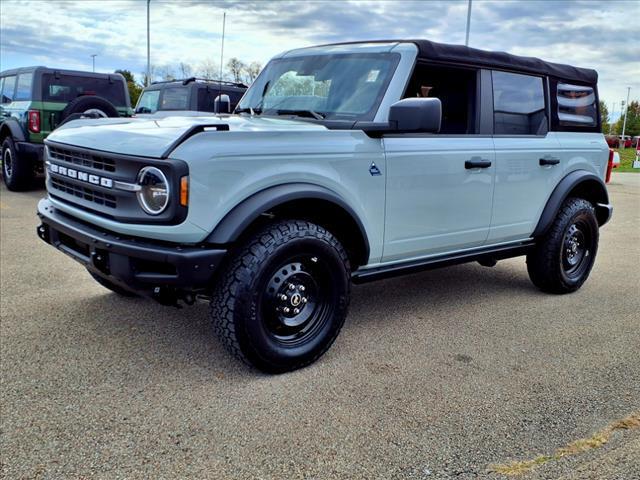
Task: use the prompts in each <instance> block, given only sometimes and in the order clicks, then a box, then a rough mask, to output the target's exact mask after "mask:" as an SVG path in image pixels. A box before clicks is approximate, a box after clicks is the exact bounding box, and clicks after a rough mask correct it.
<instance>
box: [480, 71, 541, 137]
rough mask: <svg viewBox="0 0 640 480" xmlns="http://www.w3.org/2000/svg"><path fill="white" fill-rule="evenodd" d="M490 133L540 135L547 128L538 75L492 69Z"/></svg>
mask: <svg viewBox="0 0 640 480" xmlns="http://www.w3.org/2000/svg"><path fill="white" fill-rule="evenodd" d="M492 76H493V109H494V119H493V124H494V133H495V134H496V135H544V134H545V133H547V130H548V120H547V113H546V111H545V105H544V87H543V83H542V78H540V77H532V76H530V75H520V74H517V73H506V72H493V73H492Z"/></svg>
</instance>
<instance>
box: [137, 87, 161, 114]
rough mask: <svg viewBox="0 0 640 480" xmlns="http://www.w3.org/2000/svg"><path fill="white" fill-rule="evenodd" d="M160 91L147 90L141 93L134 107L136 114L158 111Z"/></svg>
mask: <svg viewBox="0 0 640 480" xmlns="http://www.w3.org/2000/svg"><path fill="white" fill-rule="evenodd" d="M159 99H160V90H147V91H145V92H143V93H142V95H141V96H140V99H139V100H138V105H137V106H136V113H154V112H155V111H157V110H158V100H159Z"/></svg>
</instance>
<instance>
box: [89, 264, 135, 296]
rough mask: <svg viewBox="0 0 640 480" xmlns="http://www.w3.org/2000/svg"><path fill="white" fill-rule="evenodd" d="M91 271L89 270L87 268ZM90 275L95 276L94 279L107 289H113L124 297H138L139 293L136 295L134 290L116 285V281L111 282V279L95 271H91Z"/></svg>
mask: <svg viewBox="0 0 640 480" xmlns="http://www.w3.org/2000/svg"><path fill="white" fill-rule="evenodd" d="M87 271H88V272H89V270H87ZM89 275H91V276H92V277H93V279H94V280H95V281H96V282H98V283H99V284H100V285H102V286H103V287H104V288H106V289H107V290H111V291H112V292H113V293H117V294H118V295H120V296H122V297H132V298H133V297H137V296H138V295H136V294H135V293H133V292H130V291H129V290H126V289H124V288H122V287H120V286H118V285H116V284H115V283H111V282H110V281H109V280H107V279H105V278H102V277H100V276H98V275H96V274H95V273H93V272H89Z"/></svg>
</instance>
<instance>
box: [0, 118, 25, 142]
mask: <svg viewBox="0 0 640 480" xmlns="http://www.w3.org/2000/svg"><path fill="white" fill-rule="evenodd" d="M9 135H10V136H11V137H13V141H14V142H26V141H27V139H26V137H25V136H24V132H23V131H22V128H20V124H19V123H18V121H17V120H15V119H13V118H8V119H6V120H4V121H3V122H2V124H1V125H0V138H2V139H3V140H4V139H5V138H6V137H7V136H9Z"/></svg>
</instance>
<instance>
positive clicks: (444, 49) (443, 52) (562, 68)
mask: <svg viewBox="0 0 640 480" xmlns="http://www.w3.org/2000/svg"><path fill="white" fill-rule="evenodd" d="M359 43H414V44H415V45H416V46H417V47H418V58H420V59H424V60H430V61H433V62H443V63H456V64H466V65H472V66H475V67H486V68H498V69H502V70H512V71H516V72H523V73H535V74H538V75H548V76H551V77H556V78H558V79H562V80H571V81H574V82H580V83H586V84H589V85H593V86H595V85H596V84H597V83H598V72H596V71H595V70H592V69H590V68H579V67H573V66H571V65H563V64H561V63H552V62H546V61H544V60H540V59H539V58H535V57H521V56H519V55H512V54H510V53H506V52H491V51H489V50H480V49H479V48H471V47H465V46H464V45H453V44H449V43H438V42H432V41H431V40H415V39H414V40H398V39H394V40H373V41H367V40H363V41H358V42H340V43H332V44H329V45H355V44H359Z"/></svg>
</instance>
